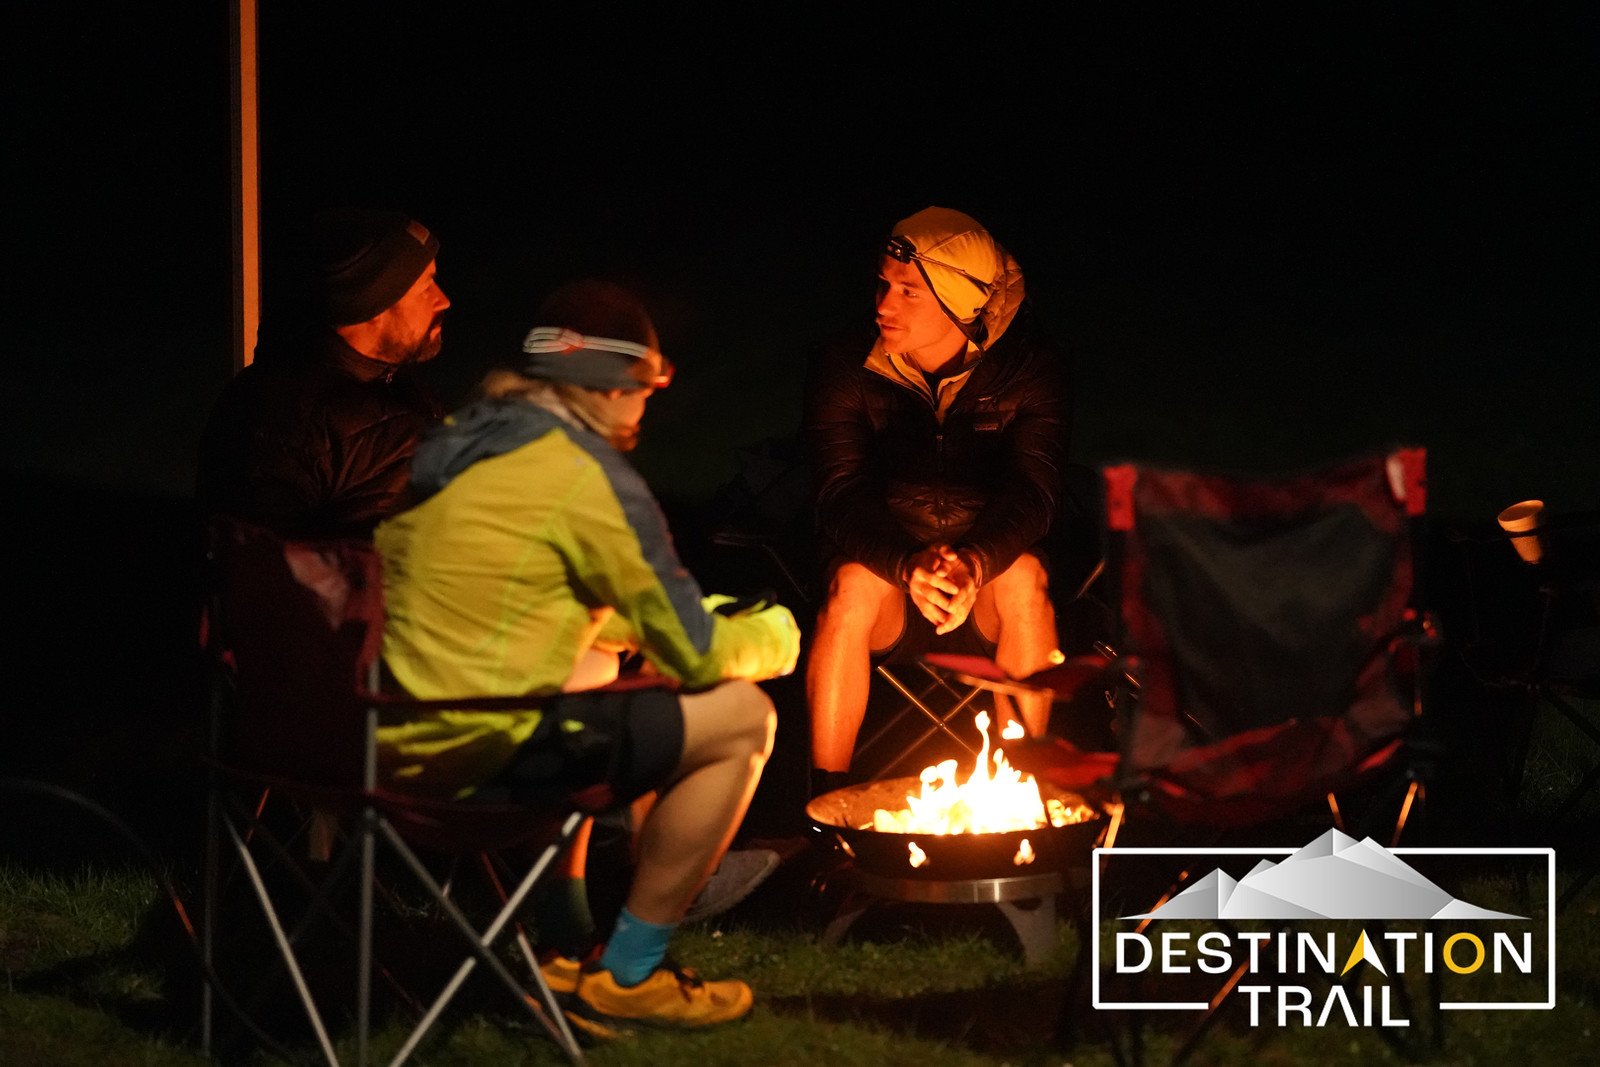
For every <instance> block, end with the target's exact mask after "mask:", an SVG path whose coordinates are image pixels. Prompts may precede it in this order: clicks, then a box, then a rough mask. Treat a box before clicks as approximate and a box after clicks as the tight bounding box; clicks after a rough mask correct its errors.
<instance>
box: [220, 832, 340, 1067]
mask: <svg viewBox="0 0 1600 1067" xmlns="http://www.w3.org/2000/svg"><path fill="white" fill-rule="evenodd" d="M225 825H226V828H227V831H228V836H229V837H230V838H231V839H232V841H233V847H234V851H235V853H236V854H237V855H238V857H239V862H240V863H241V864H242V865H243V867H244V869H245V874H246V876H247V877H248V878H249V879H250V885H251V887H252V888H253V889H254V890H255V894H256V901H257V902H258V903H259V904H260V905H261V911H262V914H263V916H264V917H265V918H266V920H267V925H268V926H269V927H270V928H271V930H272V937H273V940H274V941H275V942H276V944H277V946H278V954H279V956H280V957H281V958H282V959H283V962H284V966H285V967H286V968H287V969H288V971H289V976H290V980H291V981H293V983H294V987H295V992H296V993H297V994H298V995H299V997H300V1003H301V1006H302V1007H304V1008H305V1011H306V1018H307V1021H309V1022H310V1023H311V1028H312V1030H313V1031H315V1033H316V1037H317V1044H318V1045H320V1046H321V1048H322V1053H323V1055H324V1056H326V1057H327V1059H328V1062H329V1063H331V1064H337V1063H338V1062H339V1057H338V1055H337V1054H335V1053H334V1051H333V1042H332V1041H331V1040H330V1039H329V1037H328V1030H327V1027H326V1026H325V1025H324V1024H323V1021H322V1013H321V1012H320V1011H318V1010H317V1004H316V1001H315V1000H314V999H313V998H312V996H311V988H310V986H308V985H307V984H306V980H305V975H304V974H303V973H302V972H301V970H300V962H299V959H298V957H296V955H295V951H294V946H293V945H292V944H291V943H290V941H289V938H288V936H287V935H286V934H285V933H284V930H283V924H282V922H281V921H280V920H279V918H278V912H277V909H276V908H274V907H273V905H272V898H271V897H270V896H269V895H268V893H267V887H266V883H265V882H264V881H263V880H262V878H261V872H260V870H259V869H258V868H257V867H256V861H255V857H254V856H252V855H251V854H250V848H249V846H248V845H247V844H246V843H245V841H244V838H243V837H241V836H240V834H239V831H238V830H237V829H236V828H235V827H234V825H233V823H231V822H226V824H225Z"/></svg>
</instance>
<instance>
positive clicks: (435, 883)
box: [201, 521, 660, 1064]
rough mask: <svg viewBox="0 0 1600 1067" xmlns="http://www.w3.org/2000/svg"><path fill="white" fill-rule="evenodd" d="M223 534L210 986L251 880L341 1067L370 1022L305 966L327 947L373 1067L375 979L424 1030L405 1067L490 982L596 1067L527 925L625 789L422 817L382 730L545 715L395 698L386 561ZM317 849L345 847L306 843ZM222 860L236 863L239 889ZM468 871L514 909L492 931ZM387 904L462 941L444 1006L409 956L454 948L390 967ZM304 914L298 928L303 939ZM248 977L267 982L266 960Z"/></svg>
mask: <svg viewBox="0 0 1600 1067" xmlns="http://www.w3.org/2000/svg"><path fill="white" fill-rule="evenodd" d="M211 534H212V536H211V544H210V557H211V558H210V563H211V577H212V583H211V597H210V604H209V607H208V610H207V613H206V618H205V625H204V633H203V643H204V644H205V646H206V649H207V651H208V653H209V654H210V656H211V659H212V661H213V662H214V663H215V664H216V666H217V668H218V674H217V678H218V685H217V687H216V699H214V700H213V741H212V757H211V760H210V774H211V791H210V797H211V799H210V803H209V805H208V808H209V810H208V814H207V861H206V892H205V901H204V909H203V910H204V921H203V932H202V947H203V951H204V955H205V959H206V963H207V970H208V972H209V973H211V974H215V972H216V970H217V969H218V968H217V965H218V963H219V962H220V961H219V953H220V952H222V951H223V946H224V944H225V943H226V942H227V941H228V940H229V938H230V934H235V933H237V931H235V930H234V929H233V927H232V926H225V925H224V923H223V916H224V914H225V908H226V906H227V904H228V896H227V891H228V890H229V889H230V888H231V887H233V886H235V885H237V884H238V883H240V882H244V883H247V884H248V886H249V887H250V889H251V890H252V893H251V895H252V896H253V897H254V899H255V901H256V904H257V905H259V911H260V915H261V918H262V919H263V920H264V922H265V926H266V928H267V930H266V932H267V934H269V935H270V940H271V943H272V944H273V945H274V946H275V947H276V950H277V954H278V957H279V959H280V960H281V962H282V965H283V973H286V975H287V977H288V980H289V981H290V983H291V984H292V985H293V987H294V990H295V993H296V994H297V997H298V1000H299V1002H300V1006H301V1007H302V1008H303V1010H304V1017H305V1020H306V1022H307V1023H308V1024H309V1028H310V1031H311V1033H312V1035H313V1036H314V1038H315V1041H316V1044H317V1046H318V1047H319V1049H320V1051H321V1053H322V1055H323V1056H324V1058H325V1059H326V1060H327V1061H328V1062H329V1063H331V1064H338V1063H339V1062H340V1056H339V1053H338V1050H337V1049H336V1048H335V1027H334V1025H333V1020H332V1018H331V1012H332V1009H333V1007H334V1006H338V1007H339V1008H340V1009H343V1010H345V1011H351V1010H352V1008H351V1005H350V1004H349V1000H348V996H347V995H346V996H340V995H339V993H338V991H337V986H338V983H334V982H327V983H319V982H317V981H315V980H314V977H313V975H311V974H310V973H308V968H307V967H306V966H304V965H303V959H304V957H305V954H306V950H307V949H308V948H310V947H313V946H316V945H318V944H320V943H321V941H322V940H323V939H324V938H326V937H327V936H328V935H327V934H326V932H325V931H327V930H329V929H332V930H333V931H336V932H339V933H341V934H342V935H344V936H345V937H347V938H348V939H349V940H350V941H353V942H354V948H355V963H354V979H355V981H354V989H353V992H354V1005H353V1018H352V1019H351V1022H350V1025H351V1031H352V1037H353V1042H354V1050H353V1053H352V1059H353V1061H354V1062H355V1063H357V1064H365V1063H367V1062H368V1059H369V1055H370V1053H371V1035H372V1008H373V992H374V987H373V978H374V976H377V977H379V978H381V979H383V980H384V982H385V983H386V985H385V987H386V988H388V989H390V990H391V991H392V992H393V993H394V994H395V996H396V1000H397V1002H399V1003H403V1004H406V1005H407V1006H409V1007H410V1008H411V1009H412V1011H413V1012H414V1013H415V1015H416V1016H417V1019H416V1021H415V1023H414V1025H412V1026H411V1027H410V1029H409V1031H408V1032H407V1033H406V1035H405V1037H404V1039H403V1041H402V1044H401V1045H400V1047H399V1049H398V1050H397V1051H396V1052H395V1053H394V1055H393V1058H392V1059H391V1060H390V1062H391V1063H394V1064H398V1063H400V1062H402V1061H404V1060H405V1059H407V1058H408V1057H409V1056H410V1055H411V1054H412V1052H413V1051H415V1049H416V1048H417V1047H418V1044H419V1043H420V1042H421V1041H422V1040H423V1038H424V1037H425V1036H426V1035H427V1034H428V1033H429V1031H430V1030H431V1028H432V1027H433V1025H434V1023H435V1022H437V1021H438V1019H439V1018H440V1017H441V1015H442V1013H443V1012H444V1010H445V1009H446V1007H447V1006H448V1005H449V1004H450V1003H451V1002H452V1000H453V999H454V998H455V997H456V994H457V993H458V991H459V990H460V989H461V988H462V986H463V984H464V983H465V981H466V980H467V978H468V977H469V976H470V975H471V974H472V972H473V971H474V970H475V969H476V968H478V967H479V966H480V965H481V966H482V967H483V968H485V969H486V970H487V971H489V972H490V973H492V974H493V975H494V976H495V977H496V978H497V979H498V980H499V983H500V985H501V986H502V987H503V988H504V990H505V991H506V992H507V993H509V994H510V996H511V998H512V1000H513V1002H515V1003H516V1004H518V1005H520V1006H521V1010H522V1011H523V1012H525V1013H526V1015H527V1016H528V1017H531V1018H532V1019H534V1020H535V1021H536V1022H538V1023H539V1024H540V1026H541V1027H542V1028H543V1029H544V1030H545V1031H546V1032H547V1033H548V1034H549V1035H550V1036H551V1037H552V1038H553V1039H554V1040H555V1041H556V1043H557V1044H558V1045H559V1046H560V1047H561V1049H562V1050H563V1051H564V1052H565V1053H566V1055H567V1056H568V1057H569V1058H570V1059H571V1060H572V1061H573V1062H574V1063H582V1062H583V1060H584V1055H583V1051H582V1049H581V1048H580V1046H579V1044H578V1042H577V1041H576V1039H575V1038H574V1035H573V1032H572V1030H571V1029H570V1028H569V1026H568V1024H567V1021H566V1019H565V1018H564V1016H563V1015H562V1012H561V1010H560V1008H559V1005H558V1003H557V1001H556V999H555V997H554V994H553V993H552V992H551V989H550V987H549V985H548V983H547V982H546V981H545V979H544V976H543V974H542V973H541V972H540V969H539V966H538V961H537V959H536V957H535V955H534V950H533V947H532V945H531V943H530V940H529V938H528V936H527V934H526V932H525V931H524V930H523V928H522V927H521V926H520V924H518V923H517V921H516V915H517V912H518V910H519V908H520V907H521V906H522V904H523V902H524V901H525V900H526V899H527V897H528V895H529V893H530V892H532V891H533V889H534V887H535V886H536V885H537V884H538V883H539V881H540V879H541V878H543V877H544V876H545V874H546V872H548V871H549V870H550V869H551V866H552V864H553V863H554V861H555V859H556V857H557V856H558V854H559V853H560V852H561V851H562V850H563V849H564V848H565V847H566V846H567V844H568V843H569V842H570V840H571V839H572V837H573V835H574V834H575V832H576V831H577V830H578V828H579V826H580V825H581V823H582V822H583V820H584V819H585V818H586V817H587V816H588V815H590V814H592V813H594V812H597V811H600V810H603V809H605V808H607V807H608V806H610V804H611V801H612V798H611V797H610V796H609V795H608V790H606V789H605V788H603V787H600V788H595V789H591V790H587V791H584V793H582V794H580V795H571V796H552V797H550V798H549V800H548V803H546V804H543V805H540V806H538V807H530V806H525V805H521V804H518V805H509V804H494V803H478V802H474V801H471V800H462V801H454V800H451V801H440V800H433V799H424V798H419V797H415V796H410V795H407V794H404V793H402V792H399V791H397V790H394V789H392V788H389V787H387V786H384V785H382V784H380V783H379V782H378V779H377V761H376V741H375V737H376V730H377V727H378V724H379V722H380V720H383V719H386V718H387V717H390V716H405V715H412V714H417V713H421V712H426V711H431V710H442V709H448V708H477V709H504V710H510V709H515V708H518V707H526V706H527V699H526V698H507V697H464V698H460V699H456V698H452V699H450V700H447V701H423V700H415V699H411V698H407V697H402V696H396V695H393V694H391V693H388V692H384V691H382V690H381V688H380V685H379V653H380V649H381V639H382V631H383V585H382V572H381V565H380V560H379V558H378V556H377V554H376V552H375V550H374V549H373V548H372V546H371V545H370V543H368V542H364V541H350V540H341V541H324V542H286V541H283V540H281V539H279V538H278V537H277V536H275V535H274V534H272V533H270V532H268V531H266V530H263V529H261V528H259V527H254V526H251V525H248V524H244V523H239V522H231V521H219V522H217V523H215V524H214V525H213V527H212V531H211ZM645 684H660V683H659V682H657V681H655V680H652V681H650V682H648V683H645ZM329 830H331V831H332V832H331V834H330V833H326V831H329ZM285 831H286V832H285ZM308 834H309V835H310V837H311V838H313V839H314V838H315V837H317V836H319V834H320V835H321V836H327V837H329V838H330V840H329V841H327V842H317V841H315V840H310V841H308V840H306V839H305V838H306V835H308ZM330 846H331V847H330ZM380 849H381V850H382V851H381V852H380ZM308 855H309V856H311V857H313V859H312V862H310V863H308V862H307V858H308ZM224 856H229V857H231V858H232V860H233V861H234V863H235V865H236V866H235V868H234V870H233V871H232V872H230V873H229V874H228V875H227V876H226V877H225V872H224V869H223V867H224V864H223V858H224ZM513 856H519V857H523V858H524V860H525V864H523V865H519V867H518V868H513V867H511V866H510V857H513ZM381 861H386V863H387V865H383V863H382V862H381ZM462 861H470V863H468V864H465V866H466V868H467V869H477V870H479V871H481V872H482V873H483V874H484V875H485V879H486V884H487V886H488V889H489V890H490V892H491V894H492V903H493V904H494V905H496V906H495V907H494V909H493V914H492V915H490V916H489V917H488V920H487V922H486V923H484V924H482V925H481V926H475V925H474V924H473V923H472V922H471V921H470V920H469V919H468V917H467V915H466V914H465V913H464V910H463V907H462V906H460V905H458V904H457V902H456V897H457V895H458V894H457V893H456V892H454V891H453V890H454V886H453V880H452V878H450V877H448V876H446V877H440V875H439V869H440V866H441V864H442V865H444V866H445V867H446V869H448V870H449V871H451V872H452V873H453V872H454V871H455V870H456V869H457V868H458V867H460V866H463V864H462ZM402 872H403V873H404V874H405V875H406V876H407V877H406V878H405V879H404V880H402V879H401V874H402ZM352 876H353V880H352ZM391 877H392V878H393V881H392V882H391ZM402 884H403V885H404V886H405V888H402ZM508 885H509V886H510V888H509V889H508ZM352 888H353V891H354V894H355V897H356V900H355V915H354V917H353V918H349V917H347V915H346V913H345V911H344V908H343V907H341V905H344V904H346V903H347V898H348V895H349V892H350V891H351V889H352ZM408 894H409V895H408ZM485 899H490V898H489V897H488V896H486V897H485ZM379 902H383V903H386V904H388V905H391V906H392V910H393V911H395V912H396V913H397V914H399V915H400V916H402V918H409V917H410V916H411V915H413V914H414V913H416V912H418V911H421V912H425V913H426V914H427V915H428V916H429V917H430V921H431V922H432V923H433V924H434V926H435V927H437V926H443V927H444V928H447V929H449V930H450V931H452V933H453V934H454V935H459V937H457V938H456V942H455V943H456V944H457V947H458V949H459V951H460V953H461V954H460V956H459V960H458V962H456V963H455V965H454V969H453V971H452V972H451V973H450V975H449V978H448V980H447V981H445V982H444V984H443V986H442V988H441V989H439V991H438V992H437V993H436V994H435V995H433V996H432V998H431V1000H429V999H425V998H423V997H419V996H418V995H417V994H416V992H415V990H414V986H415V985H416V984H417V983H418V982H419V981H420V980H421V977H424V976H420V975H415V974H411V973H408V972H407V970H406V967H405V966H404V965H403V964H402V963H400V962H399V961H398V956H399V955H401V954H402V953H401V952H400V951H399V950H402V949H405V948H407V947H412V948H414V947H415V946H416V945H417V944H426V945H428V946H429V947H430V948H435V947H437V945H438V944H439V942H440V941H441V940H442V939H441V938H439V937H434V936H432V929H431V928H430V930H429V932H428V935H427V936H424V937H421V938H420V939H418V940H416V941H412V942H410V944H409V946H408V945H407V944H404V943H401V944H391V945H390V946H389V947H390V948H391V949H393V950H395V951H392V952H386V953H384V955H383V958H380V957H379V954H378V952H377V948H378V947H379V946H378V945H377V944H376V943H375V942H376V934H375V920H376V918H377V913H378V907H377V905H378V903H379ZM291 911H292V912H293V913H294V915H296V916H298V919H299V921H298V922H296V923H294V924H293V926H292V927H291V925H290V922H289V918H290V915H289V913H290V912H291ZM228 914H231V913H228ZM257 932H258V933H260V931H257ZM507 940H514V941H515V943H516V945H517V947H518V948H519V950H520V953H521V956H522V964H523V966H522V967H521V972H522V976H521V977H520V978H519V977H518V976H517V975H515V974H513V972H512V970H511V968H510V966H508V965H507V963H506V961H505V960H504V959H503V958H502V954H501V952H500V946H501V944H502V942H504V941H507ZM224 966H226V965H224ZM236 969H237V968H236ZM247 969H250V970H254V969H255V962H254V961H253V960H251V961H249V963H248V965H247ZM254 977H258V978H259V977H261V976H260V975H256V976H254ZM270 977H271V978H273V979H275V978H276V977H277V974H276V973H274V974H272V975H271V976H270ZM258 985H259V983H258ZM314 986H318V988H313V987H314ZM226 999H227V1000H228V1001H229V1002H230V1003H231V1004H234V1005H236V1006H243V1008H242V1010H243V1011H245V1012H246V1013H248V1011H249V1007H248V1005H250V1004H252V1003H260V1002H261V997H260V996H259V995H257V996H256V997H254V999H253V1000H252V998H251V997H250V996H245V995H240V996H234V995H232V994H231V992H229V993H228V995H227V997H226ZM212 1003H213V990H212V988H211V986H210V984H208V985H207V986H206V987H205V990H204V993H203V1004H202V1024H201V1039H202V1040H201V1043H202V1046H203V1047H204V1048H205V1049H206V1050H207V1051H208V1052H209V1050H210V1048H211V1044H212V1039H213V1010H212ZM246 1021H247V1025H249V1026H250V1027H251V1028H252V1029H254V1030H255V1031H256V1033H257V1035H258V1038H259V1037H260V1036H263V1035H262V1032H261V1028H260V1027H259V1026H258V1025H256V1024H254V1023H253V1022H252V1021H250V1020H246ZM265 1036H269V1037H270V1035H265Z"/></svg>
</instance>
